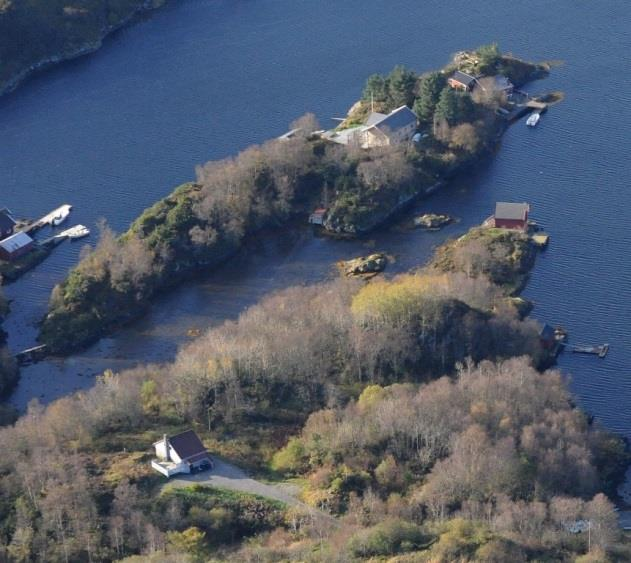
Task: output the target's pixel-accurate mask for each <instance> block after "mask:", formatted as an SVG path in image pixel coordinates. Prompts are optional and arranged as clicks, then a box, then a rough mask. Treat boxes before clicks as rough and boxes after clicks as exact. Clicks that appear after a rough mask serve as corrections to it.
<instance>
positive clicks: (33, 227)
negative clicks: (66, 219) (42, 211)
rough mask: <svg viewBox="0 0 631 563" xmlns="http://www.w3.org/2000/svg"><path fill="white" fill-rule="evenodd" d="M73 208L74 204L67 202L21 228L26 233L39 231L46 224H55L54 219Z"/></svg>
mask: <svg viewBox="0 0 631 563" xmlns="http://www.w3.org/2000/svg"><path fill="white" fill-rule="evenodd" d="M71 209H72V205H69V204H67V203H65V204H64V205H61V206H59V207H57V209H53V210H52V211H51V212H50V213H48V214H46V215H44V216H43V217H42V218H41V219H38V220H37V221H34V222H32V223H30V224H27V225H26V226H25V227H23V228H22V229H21V231H22V232H24V233H26V234H30V233H34V232H35V231H39V229H41V228H42V227H45V226H46V225H50V226H52V225H53V220H54V219H56V218H57V217H59V216H60V215H62V214H65V213H67V212H69V211H70V210H71Z"/></svg>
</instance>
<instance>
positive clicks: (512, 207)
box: [493, 202, 530, 231]
mask: <svg viewBox="0 0 631 563" xmlns="http://www.w3.org/2000/svg"><path fill="white" fill-rule="evenodd" d="M529 213H530V205H528V204H527V203H506V202H498V203H496V204H495V215H493V226H494V227H496V228H499V229H516V230H520V231H526V230H527V229H528V214H529Z"/></svg>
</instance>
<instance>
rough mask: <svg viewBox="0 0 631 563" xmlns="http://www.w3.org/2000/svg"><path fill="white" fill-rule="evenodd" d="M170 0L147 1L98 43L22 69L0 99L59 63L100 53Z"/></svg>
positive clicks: (1, 91)
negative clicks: (107, 41)
mask: <svg viewBox="0 0 631 563" xmlns="http://www.w3.org/2000/svg"><path fill="white" fill-rule="evenodd" d="M167 1H168V0H145V2H144V4H142V5H141V6H139V7H138V8H137V9H135V10H133V11H132V12H131V13H129V14H128V15H127V17H125V18H124V19H123V20H121V21H120V22H118V23H117V24H115V25H110V26H107V27H106V28H104V29H102V30H101V35H100V37H99V38H98V39H97V40H96V41H91V42H88V43H85V44H84V45H82V46H80V47H77V48H75V49H73V50H70V51H67V52H65V53H57V54H54V55H49V56H48V57H46V58H44V59H41V60H39V61H37V62H35V63H33V64H31V65H30V66H28V67H26V68H24V69H22V70H21V71H19V72H18V73H17V74H15V75H13V76H12V77H11V78H9V79H7V80H5V81H4V83H3V84H1V85H0V97H2V96H4V95H6V94H9V93H10V92H13V91H15V90H16V89H17V88H18V87H19V86H20V85H21V84H22V83H23V82H24V81H25V80H27V79H28V78H30V77H31V76H33V75H35V74H37V73H38V72H40V71H43V70H46V69H48V68H51V67H53V66H55V65H57V64H59V63H62V62H66V61H71V60H73V59H77V58H79V57H83V56H85V55H89V54H91V53H94V52H96V51H98V50H99V49H100V48H101V47H102V46H103V41H104V40H105V39H106V38H107V37H108V36H109V35H111V34H112V33H115V32H116V31H118V30H120V29H122V28H124V27H126V26H128V25H132V24H133V23H134V20H135V19H136V18H139V17H141V16H142V15H143V14H145V13H149V12H152V11H153V10H157V9H159V8H161V7H163V6H164V5H165V4H166V3H167Z"/></svg>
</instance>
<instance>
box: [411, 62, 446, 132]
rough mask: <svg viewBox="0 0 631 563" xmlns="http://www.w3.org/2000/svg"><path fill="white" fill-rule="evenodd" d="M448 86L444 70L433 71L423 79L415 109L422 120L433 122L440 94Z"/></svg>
mask: <svg viewBox="0 0 631 563" xmlns="http://www.w3.org/2000/svg"><path fill="white" fill-rule="evenodd" d="M446 86H447V78H446V77H445V75H444V74H443V73H442V72H432V73H430V74H428V75H427V76H426V77H425V78H423V79H422V80H421V87H420V91H419V95H418V98H416V102H415V103H414V111H415V112H416V115H418V117H419V119H420V120H421V121H426V122H428V123H431V121H432V119H433V118H434V111H435V110H436V104H438V100H439V99H440V94H441V92H442V91H443V89H444V88H445V87H446Z"/></svg>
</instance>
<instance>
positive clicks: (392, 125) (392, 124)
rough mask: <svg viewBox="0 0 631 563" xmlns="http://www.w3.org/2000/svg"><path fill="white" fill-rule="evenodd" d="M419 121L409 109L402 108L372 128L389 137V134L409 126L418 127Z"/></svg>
mask: <svg viewBox="0 0 631 563" xmlns="http://www.w3.org/2000/svg"><path fill="white" fill-rule="evenodd" d="M417 120H418V117H416V114H415V113H414V112H413V111H412V110H411V109H410V108H409V107H407V106H401V107H400V108H397V109H395V110H394V111H392V112H391V113H389V114H388V115H386V116H384V117H383V118H382V119H381V120H379V121H377V122H376V123H374V124H373V125H372V127H375V128H376V129H379V130H380V131H381V132H382V133H384V134H386V135H387V134H388V132H391V131H396V130H398V129H401V128H403V127H407V126H408V125H412V124H414V125H416V122H417ZM369 129H370V127H369Z"/></svg>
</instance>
